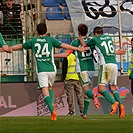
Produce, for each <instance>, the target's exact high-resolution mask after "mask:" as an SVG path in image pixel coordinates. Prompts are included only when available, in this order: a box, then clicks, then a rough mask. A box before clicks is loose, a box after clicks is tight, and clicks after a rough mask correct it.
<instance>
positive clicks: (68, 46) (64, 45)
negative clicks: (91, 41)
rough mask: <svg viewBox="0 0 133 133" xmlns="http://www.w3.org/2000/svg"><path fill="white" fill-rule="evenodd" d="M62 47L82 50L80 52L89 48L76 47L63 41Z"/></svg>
mask: <svg viewBox="0 0 133 133" xmlns="http://www.w3.org/2000/svg"><path fill="white" fill-rule="evenodd" d="M61 47H62V48H64V49H71V50H77V51H80V52H84V51H86V50H88V49H87V48H86V47H74V46H71V45H69V44H65V43H62V44H61Z"/></svg>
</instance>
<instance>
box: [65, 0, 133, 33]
mask: <svg viewBox="0 0 133 133" xmlns="http://www.w3.org/2000/svg"><path fill="white" fill-rule="evenodd" d="M117 1H118V0H66V2H67V5H68V7H69V12H70V16H71V20H72V24H73V28H74V32H75V34H77V26H78V25H79V24H80V23H85V24H86V25H87V26H88V28H89V33H90V32H92V30H93V29H94V27H95V26H102V27H104V26H108V27H115V28H119V21H118V10H117V7H118V4H117ZM119 2H120V16H121V27H122V31H133V0H119Z"/></svg>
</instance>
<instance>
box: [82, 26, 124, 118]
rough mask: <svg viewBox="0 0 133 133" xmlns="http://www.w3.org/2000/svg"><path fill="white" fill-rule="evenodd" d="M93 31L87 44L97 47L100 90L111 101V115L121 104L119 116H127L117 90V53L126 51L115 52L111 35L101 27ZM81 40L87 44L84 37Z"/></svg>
mask: <svg viewBox="0 0 133 133" xmlns="http://www.w3.org/2000/svg"><path fill="white" fill-rule="evenodd" d="M93 32H94V36H95V37H93V38H92V39H91V40H90V41H88V42H86V44H87V46H89V47H91V46H94V47H95V50H96V51H97V53H98V57H99V60H100V70H99V73H98V91H99V93H101V94H102V95H103V96H104V97H105V99H106V100H107V101H108V102H109V103H111V105H112V110H111V112H110V115H113V114H114V113H115V112H116V109H117V107H118V106H119V112H120V114H119V117H120V118H123V117H124V116H125V112H124V106H123V105H122V101H121V99H120V96H119V93H118V91H116V84H117V71H118V67H117V63H116V56H115V54H124V53H125V52H126V51H125V50H119V51H117V52H115V49H114V44H113V41H112V39H111V37H110V36H109V35H105V34H103V30H102V28H101V27H95V28H94V31H93ZM80 42H81V44H82V45H85V43H84V42H83V39H82V38H80ZM106 84H109V89H110V91H111V92H112V94H113V96H114V98H115V99H113V98H112V97H111V95H110V94H109V93H108V92H107V90H106V89H105V85H106Z"/></svg>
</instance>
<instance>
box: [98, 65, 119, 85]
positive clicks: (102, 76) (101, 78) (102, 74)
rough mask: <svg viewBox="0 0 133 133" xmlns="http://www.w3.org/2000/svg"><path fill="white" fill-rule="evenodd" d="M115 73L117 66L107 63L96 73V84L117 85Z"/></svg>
mask: <svg viewBox="0 0 133 133" xmlns="http://www.w3.org/2000/svg"><path fill="white" fill-rule="evenodd" d="M117 73H118V66H117V64H113V63H108V64H104V65H102V66H100V70H99V73H98V84H110V85H116V84H117Z"/></svg>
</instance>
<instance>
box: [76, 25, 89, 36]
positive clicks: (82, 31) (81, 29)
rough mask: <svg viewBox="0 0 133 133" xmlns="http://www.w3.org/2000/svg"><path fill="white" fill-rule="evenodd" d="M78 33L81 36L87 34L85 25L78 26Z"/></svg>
mask: <svg viewBox="0 0 133 133" xmlns="http://www.w3.org/2000/svg"><path fill="white" fill-rule="evenodd" d="M78 31H79V32H80V34H81V36H86V35H87V33H88V27H87V25H85V24H80V25H79V26H78Z"/></svg>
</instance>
